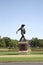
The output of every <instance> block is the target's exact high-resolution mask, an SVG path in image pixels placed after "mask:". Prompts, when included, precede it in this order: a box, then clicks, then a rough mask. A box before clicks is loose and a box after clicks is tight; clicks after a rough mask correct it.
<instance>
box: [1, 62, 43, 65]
mask: <svg viewBox="0 0 43 65" xmlns="http://www.w3.org/2000/svg"><path fill="white" fill-rule="evenodd" d="M0 65H43V62H7V63H0Z"/></svg>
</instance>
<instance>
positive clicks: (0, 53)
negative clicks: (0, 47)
mask: <svg viewBox="0 0 43 65" xmlns="http://www.w3.org/2000/svg"><path fill="white" fill-rule="evenodd" d="M18 54H19V53H18V52H0V55H18Z"/></svg>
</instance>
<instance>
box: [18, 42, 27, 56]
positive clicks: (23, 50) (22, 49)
mask: <svg viewBox="0 0 43 65" xmlns="http://www.w3.org/2000/svg"><path fill="white" fill-rule="evenodd" d="M27 53H28V42H25V41H24V42H19V54H23V55H24V54H27Z"/></svg>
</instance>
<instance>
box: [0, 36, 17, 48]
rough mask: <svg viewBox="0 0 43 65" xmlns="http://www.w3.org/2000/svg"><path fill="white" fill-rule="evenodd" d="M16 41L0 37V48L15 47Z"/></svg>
mask: <svg viewBox="0 0 43 65" xmlns="http://www.w3.org/2000/svg"><path fill="white" fill-rule="evenodd" d="M17 47H18V41H17V40H13V39H10V38H9V37H3V38H0V48H17Z"/></svg>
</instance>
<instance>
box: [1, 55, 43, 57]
mask: <svg viewBox="0 0 43 65" xmlns="http://www.w3.org/2000/svg"><path fill="white" fill-rule="evenodd" d="M0 57H43V55H0Z"/></svg>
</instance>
